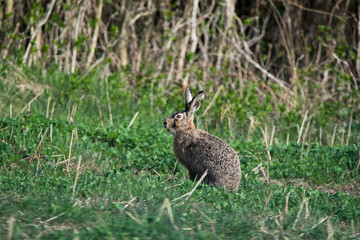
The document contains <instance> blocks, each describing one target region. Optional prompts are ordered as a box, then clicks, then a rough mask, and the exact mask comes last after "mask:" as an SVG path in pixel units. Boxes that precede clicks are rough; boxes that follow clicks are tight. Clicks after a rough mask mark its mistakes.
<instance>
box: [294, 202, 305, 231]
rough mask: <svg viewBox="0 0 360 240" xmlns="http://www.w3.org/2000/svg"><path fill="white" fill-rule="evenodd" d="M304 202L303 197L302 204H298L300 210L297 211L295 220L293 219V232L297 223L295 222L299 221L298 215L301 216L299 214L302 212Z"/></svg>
mask: <svg viewBox="0 0 360 240" xmlns="http://www.w3.org/2000/svg"><path fill="white" fill-rule="evenodd" d="M305 202H306V198H305V197H304V198H303V200H302V202H301V204H300V209H299V211H298V213H297V215H296V218H295V221H294V224H293V227H292V229H293V230H295V226H296V223H297V222H298V221H299V219H300V214H301V212H302V210H303V208H304V206H305Z"/></svg>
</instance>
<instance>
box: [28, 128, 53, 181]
mask: <svg viewBox="0 0 360 240" xmlns="http://www.w3.org/2000/svg"><path fill="white" fill-rule="evenodd" d="M48 129H49V128H46V130H45V132H44V134H42V135H41V139H40V142H39V145H38V146H37V148H36V150H35V152H34V154H33V155H32V156H31V158H30V162H32V160H33V159H34V156H35V157H36V158H37V160H38V161H37V165H36V174H35V178H37V175H38V172H39V168H40V152H41V146H42V142H43V140H44V136H45V134H46V133H47V131H48ZM38 154H39V156H38Z"/></svg>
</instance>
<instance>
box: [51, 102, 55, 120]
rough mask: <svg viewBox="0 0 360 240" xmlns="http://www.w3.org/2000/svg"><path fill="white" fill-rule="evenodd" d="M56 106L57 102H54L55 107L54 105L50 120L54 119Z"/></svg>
mask: <svg viewBox="0 0 360 240" xmlns="http://www.w3.org/2000/svg"><path fill="white" fill-rule="evenodd" d="M55 106H56V102H54V103H53V107H52V110H51V116H50V120H52V119H53V117H54V113H55Z"/></svg>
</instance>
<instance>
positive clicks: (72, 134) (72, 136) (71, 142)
mask: <svg viewBox="0 0 360 240" xmlns="http://www.w3.org/2000/svg"><path fill="white" fill-rule="evenodd" d="M74 130H75V129H73V130H72V131H71V140H70V149H69V157H68V161H67V162H66V168H67V171H68V173H69V174H70V159H71V150H72V145H73V139H74V134H75V131H74Z"/></svg>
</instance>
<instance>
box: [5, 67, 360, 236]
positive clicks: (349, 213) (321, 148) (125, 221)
mask: <svg viewBox="0 0 360 240" xmlns="http://www.w3.org/2000/svg"><path fill="white" fill-rule="evenodd" d="M0 75H1V78H2V81H1V85H2V86H1V87H2V88H3V89H5V91H3V92H2V93H1V99H2V101H1V104H2V105H1V119H0V165H1V176H0V198H1V201H0V235H1V236H8V238H9V239H10V238H14V239H23V238H31V239H32V238H44V239H49V238H69V237H70V238H80V239H82V238H87V239H96V238H120V239H121V238H124V239H130V238H131V239H137V238H140V239H141V238H144V237H146V238H156V239H189V238H194V239H223V238H237V237H239V236H242V237H244V238H278V237H280V238H288V239H293V238H312V239H314V238H317V239H320V238H343V239H356V238H359V236H360V232H359V226H360V222H359V219H360V196H359V189H360V187H359V148H358V145H356V142H357V141H358V139H359V134H358V131H357V129H358V127H359V122H357V120H356V119H355V118H354V120H353V121H352V123H351V128H349V127H346V128H344V129H346V130H347V131H346V133H344V134H343V136H342V135H341V134H340V133H339V132H338V130H336V131H334V129H330V130H329V131H330V132H327V131H328V129H327V128H324V129H323V130H322V134H323V136H331V137H332V135H333V133H334V132H335V135H334V138H330V139H326V138H324V137H322V143H320V142H319V140H320V139H321V138H320V136H319V135H318V134H319V130H316V129H315V128H314V125H312V120H308V118H304V117H303V116H302V115H301V114H299V113H298V112H297V111H284V112H283V113H279V114H277V111H278V110H275V109H268V105H267V104H265V102H257V100H252V97H251V90H250V89H245V90H244V95H245V94H249V95H248V96H249V97H243V98H242V99H241V103H239V104H238V105H237V104H236V103H237V102H238V101H239V99H238V98H237V96H236V95H235V94H231V93H230V94H228V95H225V94H219V95H218V97H215V93H214V92H211V91H210V92H209V93H208V94H207V98H206V99H205V101H204V104H203V105H202V108H201V110H200V111H199V114H198V117H197V119H196V122H197V124H198V126H199V127H201V128H204V129H207V130H208V131H209V132H211V133H213V134H217V135H218V136H220V137H222V138H223V139H225V140H226V141H227V142H229V143H230V144H231V145H232V147H233V148H234V149H235V150H236V151H237V152H238V154H239V156H240V160H241V165H242V169H243V176H244V177H243V179H242V182H241V185H240V187H239V190H238V191H237V192H236V193H226V192H225V191H224V190H221V189H217V188H212V187H209V186H206V185H202V184H200V185H199V186H197V187H196V182H191V181H190V180H188V176H187V171H186V170H185V168H184V167H182V166H181V165H180V164H178V163H177V162H176V159H175V156H174V153H173V150H172V136H171V134H169V133H167V132H166V131H165V129H164V128H163V126H162V121H163V118H164V117H166V116H167V115H168V114H169V113H170V112H172V111H173V110H174V109H177V107H178V106H181V105H182V104H183V102H182V100H183V96H182V91H180V90H178V91H173V92H170V91H167V90H166V89H162V88H158V87H153V88H152V85H151V84H147V82H144V85H142V86H141V87H139V86H138V87H136V88H129V86H127V85H126V82H125V81H124V80H122V79H121V78H119V77H120V75H112V76H110V77H109V79H108V81H109V82H108V84H109V85H111V86H112V87H110V88H106V82H105V81H95V79H96V78H97V72H93V73H92V74H89V75H86V76H85V77H83V76H80V75H66V74H62V73H60V72H58V71H57V70H51V69H48V71H47V73H46V74H41V71H39V72H38V71H36V70H34V69H33V70H31V69H26V68H22V69H20V68H13V67H12V66H9V65H2V68H1V74H0ZM35 76H36V77H35ZM113 85H116V87H115V86H113ZM154 86H156V85H154ZM36 87H38V88H36ZM205 91H206V89H205ZM209 106H210V107H209ZM249 111H252V116H255V118H256V119H257V121H258V120H259V119H263V120H271V119H273V120H272V121H270V122H269V125H268V124H264V123H261V124H260V123H258V124H254V125H252V120H251V119H249V118H246V117H249V115H247V114H249ZM341 111H349V110H348V109H341V110H340V112H341ZM332 113H333V112H331V113H328V112H326V113H323V112H318V113H316V114H314V115H313V116H312V119H322V118H326V119H329V122H327V126H330V125H335V124H334V122H331V121H330V120H331V119H334V115H332ZM321 114H322V115H321ZM339 114H342V113H339ZM349 114H351V110H350V112H349ZM349 117H350V115H349ZM274 119H279V121H278V125H276V126H275V125H271V124H270V123H273V124H275V122H276V121H275V120H274ZM272 126H275V128H274V127H272ZM292 126H295V127H292ZM296 126H298V127H296ZM251 128H253V129H251ZM339 128H340V127H339ZM273 129H274V130H273ZM301 129H303V130H301ZM301 131H302V133H301ZM299 139H300V140H299ZM324 143H325V144H324ZM346 143H347V144H346ZM195 187H196V189H195V190H194V191H192V190H193V189H194V188H195Z"/></svg>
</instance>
